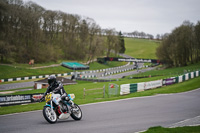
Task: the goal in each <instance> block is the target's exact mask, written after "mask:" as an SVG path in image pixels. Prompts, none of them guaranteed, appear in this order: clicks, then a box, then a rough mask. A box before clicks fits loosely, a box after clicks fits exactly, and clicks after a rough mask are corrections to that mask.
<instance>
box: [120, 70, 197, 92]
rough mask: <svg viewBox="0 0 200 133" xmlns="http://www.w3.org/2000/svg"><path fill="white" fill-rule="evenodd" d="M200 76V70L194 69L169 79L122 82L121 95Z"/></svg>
mask: <svg viewBox="0 0 200 133" xmlns="http://www.w3.org/2000/svg"><path fill="white" fill-rule="evenodd" d="M199 76H200V71H194V72H190V73H186V74H184V75H180V76H177V77H171V78H168V79H161V80H156V81H149V82H141V83H133V84H122V85H120V95H126V94H130V93H134V92H140V91H144V90H148V89H154V88H158V87H162V86H166V85H171V84H175V83H181V82H184V81H187V80H189V79H193V78H195V77H199Z"/></svg>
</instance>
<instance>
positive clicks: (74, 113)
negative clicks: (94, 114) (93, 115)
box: [71, 104, 83, 120]
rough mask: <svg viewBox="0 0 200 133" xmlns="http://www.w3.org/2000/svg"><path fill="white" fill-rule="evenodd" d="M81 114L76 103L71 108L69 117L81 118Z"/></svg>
mask: <svg viewBox="0 0 200 133" xmlns="http://www.w3.org/2000/svg"><path fill="white" fill-rule="evenodd" d="M82 115H83V114H82V111H81V108H80V107H79V106H78V105H77V104H74V108H72V109H71V117H72V118H73V119H74V120H81V118H82Z"/></svg>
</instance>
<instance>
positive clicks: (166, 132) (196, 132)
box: [143, 126, 200, 133]
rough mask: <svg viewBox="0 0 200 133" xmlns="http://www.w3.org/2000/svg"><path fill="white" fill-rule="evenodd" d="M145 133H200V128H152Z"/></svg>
mask: <svg viewBox="0 0 200 133" xmlns="http://www.w3.org/2000/svg"><path fill="white" fill-rule="evenodd" d="M143 133H200V126H186V127H176V128H164V127H161V126H158V127H151V128H149V129H148V130H147V131H145V132H143Z"/></svg>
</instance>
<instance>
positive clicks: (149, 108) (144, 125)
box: [0, 89, 200, 133]
mask: <svg viewBox="0 0 200 133" xmlns="http://www.w3.org/2000/svg"><path fill="white" fill-rule="evenodd" d="M199 103H200V89H197V90H194V91H190V92H185V93H179V94H169V95H157V96H149V97H143V98H131V99H125V100H118V101H112V102H105V103H97V104H89V105H82V106H81V108H82V111H83V119H82V120H81V121H74V120H72V119H71V118H70V119H68V120H62V121H61V120H60V121H58V122H57V123H56V124H49V123H47V122H46V121H45V119H44V118H43V116H42V111H35V112H27V113H20V114H14V115H5V116H0V131H1V132H2V133H59V132H61V133H62V132H68V133H133V132H137V131H141V130H146V129H148V128H149V127H152V126H158V125H160V126H169V125H172V124H174V123H177V122H179V121H182V120H185V119H189V118H194V117H196V116H199V115H200V106H199Z"/></svg>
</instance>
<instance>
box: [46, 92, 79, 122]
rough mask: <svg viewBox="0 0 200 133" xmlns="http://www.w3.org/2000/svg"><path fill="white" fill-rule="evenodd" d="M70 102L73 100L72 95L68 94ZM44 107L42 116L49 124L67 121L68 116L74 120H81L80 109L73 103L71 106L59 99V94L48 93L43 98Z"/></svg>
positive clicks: (73, 96)
mask: <svg viewBox="0 0 200 133" xmlns="http://www.w3.org/2000/svg"><path fill="white" fill-rule="evenodd" d="M68 96H69V98H70V100H73V99H74V98H75V95H74V94H68ZM45 101H46V105H45V106H44V108H43V116H44V118H45V119H46V120H47V121H48V122H49V123H51V124H52V123H56V122H57V119H68V118H69V117H70V116H71V117H72V118H73V119H74V120H81V118H82V111H81V108H80V107H79V106H78V105H77V104H75V103H74V105H73V106H71V105H70V104H69V103H68V102H67V101H65V100H62V99H61V95H60V94H54V93H53V92H50V93H48V94H47V95H46V96H45Z"/></svg>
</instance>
